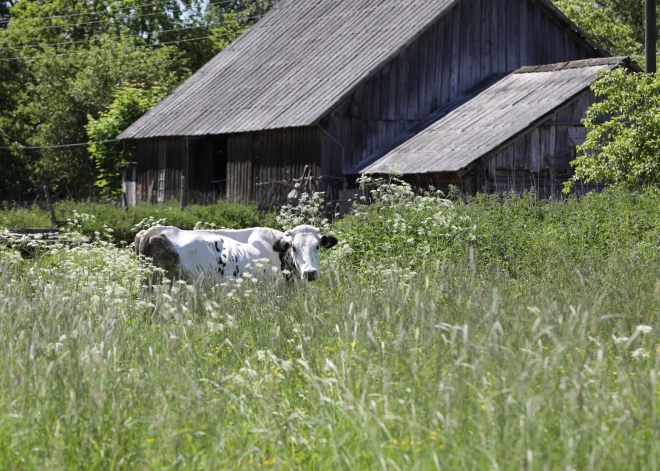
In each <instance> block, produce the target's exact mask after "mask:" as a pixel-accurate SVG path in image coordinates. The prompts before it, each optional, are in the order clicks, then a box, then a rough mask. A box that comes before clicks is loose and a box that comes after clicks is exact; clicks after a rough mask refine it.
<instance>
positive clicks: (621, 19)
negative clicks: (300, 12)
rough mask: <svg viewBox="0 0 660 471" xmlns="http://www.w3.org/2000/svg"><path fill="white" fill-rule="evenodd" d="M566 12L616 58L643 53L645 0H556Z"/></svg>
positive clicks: (633, 56)
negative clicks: (617, 56)
mask: <svg viewBox="0 0 660 471" xmlns="http://www.w3.org/2000/svg"><path fill="white" fill-rule="evenodd" d="M555 3H556V4H557V6H558V7H560V8H561V9H562V10H563V11H564V13H565V14H566V15H567V16H568V17H569V18H571V19H572V20H573V21H574V22H575V23H576V24H577V25H578V26H580V27H581V28H582V29H583V30H584V31H585V32H586V33H587V34H589V36H591V38H592V39H593V40H594V41H596V42H597V43H598V44H600V45H601V46H602V47H604V48H605V49H607V50H608V51H609V52H610V53H612V54H614V55H624V56H630V57H632V58H633V59H634V60H636V61H640V60H641V59H642V56H643V53H644V0H596V1H594V0H557V1H555Z"/></svg>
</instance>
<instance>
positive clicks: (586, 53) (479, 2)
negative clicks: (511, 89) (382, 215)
mask: <svg viewBox="0 0 660 471" xmlns="http://www.w3.org/2000/svg"><path fill="white" fill-rule="evenodd" d="M592 54H594V53H593V52H592V51H591V50H589V49H588V48H587V47H586V46H584V45H583V43H581V42H580V41H579V40H578V39H577V37H575V36H574V35H573V33H571V32H570V31H568V30H567V29H566V28H565V27H563V26H560V25H559V24H557V23H556V19H554V18H553V17H551V16H549V15H548V14H547V13H546V12H545V11H544V10H542V9H541V8H539V7H538V5H537V4H536V3H535V2H534V0H465V1H463V2H459V3H458V4H457V5H456V6H455V7H453V8H452V10H451V11H450V12H449V13H448V14H446V15H445V16H444V17H442V18H441V19H440V20H439V21H438V22H436V23H435V24H434V25H433V26H432V27H431V28H430V29H428V30H427V31H426V32H424V33H423V34H422V35H421V36H420V37H419V38H418V39H417V40H415V41H414V42H413V43H412V44H411V45H410V46H409V47H407V48H406V49H405V50H403V51H402V52H401V53H399V54H398V55H397V56H396V57H395V58H393V60H391V61H390V62H389V63H388V64H387V65H386V66H385V67H384V68H383V69H382V70H380V71H379V73H378V74H376V75H375V76H374V77H373V78H372V79H371V80H369V81H368V82H366V83H365V84H364V85H363V86H361V87H360V88H359V89H358V90H357V91H356V92H355V93H354V94H353V95H352V96H351V97H349V98H347V99H346V100H345V101H344V102H343V103H342V104H341V105H340V106H339V107H338V108H337V109H336V110H335V111H333V113H332V114H331V115H330V116H329V117H328V119H327V120H326V123H325V128H326V130H327V134H324V135H323V137H322V141H323V142H322V144H321V146H322V149H323V150H322V162H323V172H324V173H325V174H331V175H341V173H342V172H343V171H344V170H348V169H349V168H350V167H352V166H354V165H356V164H357V163H359V162H360V161H362V160H363V159H364V158H366V157H367V156H369V155H370V154H372V153H373V152H375V151H377V150H378V149H380V148H381V147H383V146H385V145H386V144H387V143H388V142H391V141H392V140H393V139H394V138H395V137H396V136H397V135H399V134H401V133H402V132H404V131H405V130H407V129H409V128H411V127H412V126H413V125H415V124H417V123H418V122H419V121H420V120H422V119H424V118H425V117H427V116H428V115H429V114H430V113H431V112H433V111H435V110H436V109H438V108H439V107H441V106H443V105H446V104H448V103H449V102H451V101H453V100H455V99H456V98H458V97H460V96H461V95H462V94H464V93H466V92H468V91H469V90H471V89H473V88H474V87H475V86H477V85H478V84H480V83H482V82H483V81H484V80H486V79H488V78H489V77H493V76H495V75H496V74H503V73H506V72H511V71H513V70H516V69H518V68H520V67H522V66H525V65H538V64H550V63H556V62H564V61H570V60H577V59H586V58H589V57H592Z"/></svg>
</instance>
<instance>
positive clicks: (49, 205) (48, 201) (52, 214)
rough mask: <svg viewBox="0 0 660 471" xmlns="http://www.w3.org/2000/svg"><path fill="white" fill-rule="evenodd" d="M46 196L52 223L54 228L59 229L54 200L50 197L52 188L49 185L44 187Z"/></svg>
mask: <svg viewBox="0 0 660 471" xmlns="http://www.w3.org/2000/svg"><path fill="white" fill-rule="evenodd" d="M44 194H45V195H46V209H47V210H48V214H49V215H50V223H51V224H52V225H53V227H57V220H56V219H55V210H54V209H53V200H52V199H51V197H50V188H48V185H44Z"/></svg>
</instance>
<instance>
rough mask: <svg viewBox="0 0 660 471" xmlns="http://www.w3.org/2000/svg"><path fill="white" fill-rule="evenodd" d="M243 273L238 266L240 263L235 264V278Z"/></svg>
mask: <svg viewBox="0 0 660 471" xmlns="http://www.w3.org/2000/svg"><path fill="white" fill-rule="evenodd" d="M240 274H241V270H240V269H239V268H238V264H236V265H234V278H238V275H240Z"/></svg>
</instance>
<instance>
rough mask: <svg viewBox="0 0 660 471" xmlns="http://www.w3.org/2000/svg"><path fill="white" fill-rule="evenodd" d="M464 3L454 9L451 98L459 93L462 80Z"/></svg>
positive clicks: (452, 21)
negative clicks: (462, 8) (462, 20)
mask: <svg viewBox="0 0 660 471" xmlns="http://www.w3.org/2000/svg"><path fill="white" fill-rule="evenodd" d="M462 5H463V4H462V3H458V4H457V5H456V6H455V7H454V9H453V10H452V20H451V29H452V43H451V48H452V53H451V83H450V93H449V96H450V98H449V99H450V100H451V97H455V96H457V95H458V90H459V81H460V65H461V7H462Z"/></svg>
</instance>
